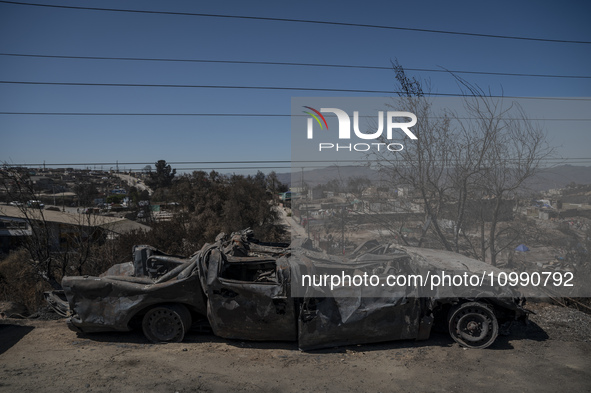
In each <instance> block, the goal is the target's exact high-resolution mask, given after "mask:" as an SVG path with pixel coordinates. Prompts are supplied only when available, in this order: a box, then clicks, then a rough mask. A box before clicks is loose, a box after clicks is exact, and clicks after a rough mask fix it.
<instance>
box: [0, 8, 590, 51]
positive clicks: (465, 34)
mask: <svg viewBox="0 0 591 393" xmlns="http://www.w3.org/2000/svg"><path fill="white" fill-rule="evenodd" d="M0 3H5V4H14V5H21V6H34V7H45V8H59V9H73V10H87V11H108V12H126V13H136V14H153V15H182V16H199V17H207V18H224V19H242V20H264V21H272V22H288V23H305V24H315V25H328V26H344V27H361V28H371V29H381V30H401V31H414V32H421V33H434V34H447V35H458V36H469V37H485V38H499V39H510V40H523V41H539V42H553V43H565V44H591V41H579V40H559V39H551V38H538V37H522V36H509V35H500V34H482V33H470V32H462V31H451V30H436V29H421V28H412V27H400V26H386V25H372V24H364V23H348V22H331V21H321V20H309V19H293V18H272V17H262V16H245V15H222V14H205V13H194V12H175V11H150V10H133V9H119V8H98V7H79V6H67V5H55V4H38V3H22V2H17V1H4V0H0Z"/></svg>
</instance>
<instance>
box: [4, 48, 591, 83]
mask: <svg viewBox="0 0 591 393" xmlns="http://www.w3.org/2000/svg"><path fill="white" fill-rule="evenodd" d="M0 56H12V57H35V58H48V59H77V60H116V61H160V62H183V63H213V64H250V65H277V66H298V67H326V68H354V69H367V70H387V71H392V67H384V66H370V65H353V64H325V63H295V62H279V61H248V60H210V59H171V58H141V57H105V56H65V55H39V54H22V53H0ZM405 70H407V71H418V72H443V73H454V74H475V75H497V76H519V77H538V78H570V79H591V76H587V75H556V74H531V73H515V72H488V71H467V70H444V69H434V68H406V67H405Z"/></svg>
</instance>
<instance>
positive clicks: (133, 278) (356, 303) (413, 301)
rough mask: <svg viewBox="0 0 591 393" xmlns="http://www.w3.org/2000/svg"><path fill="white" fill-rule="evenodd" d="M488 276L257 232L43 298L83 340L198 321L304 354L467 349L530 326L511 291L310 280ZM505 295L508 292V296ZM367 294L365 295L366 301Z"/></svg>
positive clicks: (144, 254)
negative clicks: (518, 324)
mask: <svg viewBox="0 0 591 393" xmlns="http://www.w3.org/2000/svg"><path fill="white" fill-rule="evenodd" d="M484 267H486V268H488V269H489V270H490V269H491V267H490V266H489V265H485V264H484V263H482V262H479V261H475V260H472V259H470V258H467V257H462V256H460V255H458V254H453V253H446V252H441V251H435V250H423V249H412V248H400V247H398V246H396V247H393V246H390V245H379V244H366V245H364V247H360V248H359V249H358V250H356V252H355V253H354V255H353V257H352V258H350V259H346V260H344V259H339V258H336V257H334V256H329V255H326V254H323V253H320V252H318V251H315V250H313V249H311V248H308V247H306V244H305V241H302V242H300V243H299V244H292V245H291V246H290V245H288V244H269V243H260V242H258V241H256V240H254V239H253V238H252V233H251V232H250V231H243V232H239V233H234V234H232V235H230V236H227V235H225V234H220V235H219V236H218V238H217V239H216V242H215V243H213V244H206V245H205V246H204V247H203V248H202V249H201V250H200V251H199V252H198V253H196V254H194V255H193V256H191V257H190V258H182V257H177V256H171V255H166V254H164V253H162V252H160V251H158V250H157V249H155V248H152V247H149V246H136V247H134V250H133V261H132V262H128V263H124V264H120V265H115V266H113V267H112V268H110V269H109V270H107V271H106V272H105V273H103V274H101V275H100V276H98V277H90V276H83V277H64V278H63V280H62V287H63V291H62V292H56V291H54V292H51V293H47V294H46V299H47V301H48V302H49V303H50V305H52V306H53V308H54V309H56V310H57V311H58V312H60V313H61V314H62V315H64V316H67V317H68V325H69V327H70V328H71V329H72V330H75V331H77V332H83V333H90V332H99V331H129V330H131V329H133V328H134V327H135V326H141V327H142V329H143V331H144V334H145V335H146V337H147V338H148V339H149V340H150V341H153V342H179V341H182V340H183V338H184V336H185V333H186V332H187V331H188V330H189V329H190V328H191V326H192V325H193V324H194V323H196V322H197V321H206V323H207V324H208V325H209V326H210V327H211V329H212V330H213V333H214V334H215V335H217V336H220V337H224V338H230V339H240V340H272V341H297V342H298V345H299V347H300V348H301V349H303V350H309V349H315V348H322V347H332V346H339V345H349V344H362V343H370V342H380V341H390V340H400V339H417V340H421V339H427V338H428V337H429V335H430V332H431V330H432V327H433V326H434V325H435V324H439V325H444V326H445V328H446V329H449V332H450V334H451V336H452V338H453V339H454V340H455V341H457V342H459V343H460V344H461V345H464V346H467V347H473V348H485V347H487V346H489V345H491V344H492V343H493V342H494V340H495V338H496V337H497V335H498V332H499V326H501V325H502V324H504V323H512V321H516V320H522V321H525V320H526V318H527V314H528V311H527V310H525V309H524V308H523V305H524V299H523V298H521V297H520V295H519V293H517V292H516V291H514V290H512V289H507V288H502V289H499V288H488V289H486V287H485V288H479V289H478V292H474V293H472V294H469V295H468V296H466V294H465V293H462V294H461V295H460V294H455V293H453V292H452V293H450V292H445V293H444V292H437V291H436V292H434V293H433V292H432V293H429V294H428V296H424V295H423V294H418V293H417V292H416V291H417V288H411V287H396V288H389V289H388V291H386V292H384V291H383V290H382V292H381V293H379V294H377V293H375V292H367V291H368V290H370V289H372V288H369V289H368V288H364V287H352V286H350V285H349V286H346V285H345V286H341V287H339V288H330V290H329V288H326V287H317V286H305V285H303V283H302V277H303V276H306V275H307V276H310V275H320V276H326V275H327V274H332V273H334V274H345V273H346V274H354V273H356V272H357V273H358V272H361V271H366V272H367V271H371V272H372V274H374V275H376V276H378V277H382V278H383V277H386V276H387V275H392V274H401V273H402V272H404V273H409V272H411V273H416V274H422V273H425V272H435V271H437V270H441V269H446V270H447V271H464V272H465V271H469V272H478V271H481V270H482V269H483V268H484ZM501 290H502V291H501ZM364 291H365V292H364Z"/></svg>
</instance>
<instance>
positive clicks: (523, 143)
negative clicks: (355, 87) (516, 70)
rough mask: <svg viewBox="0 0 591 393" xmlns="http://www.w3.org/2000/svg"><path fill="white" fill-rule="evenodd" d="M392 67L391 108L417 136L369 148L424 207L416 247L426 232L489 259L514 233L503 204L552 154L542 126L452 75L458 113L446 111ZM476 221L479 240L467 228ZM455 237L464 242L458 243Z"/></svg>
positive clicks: (444, 243) (447, 246)
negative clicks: (394, 148) (408, 115)
mask: <svg viewBox="0 0 591 393" xmlns="http://www.w3.org/2000/svg"><path fill="white" fill-rule="evenodd" d="M393 67H394V71H395V73H396V80H397V81H398V83H399V84H400V87H401V90H402V92H403V93H402V94H400V97H399V98H398V100H397V102H396V105H397V108H398V110H400V106H403V107H404V110H408V111H409V112H412V113H414V114H415V115H416V116H417V118H419V119H420V121H419V122H418V123H417V124H416V125H415V126H413V132H414V133H415V135H416V136H417V138H418V139H416V140H414V141H412V143H408V144H406V145H405V147H404V149H403V150H402V151H398V152H395V153H391V152H388V151H385V152H384V151H382V152H377V153H376V152H374V153H373V154H374V157H373V158H377V160H376V162H377V165H378V167H379V169H380V170H381V171H382V172H383V173H386V174H388V175H389V176H390V178H391V179H392V181H393V183H395V184H396V185H408V186H410V188H411V189H412V192H413V193H414V194H413V195H414V198H415V200H417V201H420V204H421V205H422V206H423V208H424V213H425V224H424V225H423V230H422V235H421V239H420V240H419V246H421V245H422V243H423V240H424V239H425V236H426V235H427V233H428V232H429V231H432V233H433V234H434V235H435V237H436V239H437V240H438V241H439V242H440V243H441V246H442V247H443V248H445V249H446V250H450V251H452V250H453V251H456V252H468V253H471V254H472V255H473V256H477V257H479V258H480V259H482V260H485V259H486V256H487V254H488V255H490V262H491V264H493V265H495V264H496V260H497V256H498V254H499V253H500V252H501V251H503V250H505V249H507V248H508V247H510V246H511V245H512V244H514V243H515V242H516V241H517V239H518V238H519V236H520V233H521V232H520V231H519V230H518V229H516V228H514V226H511V225H506V224H503V225H500V223H501V222H503V221H507V220H510V219H511V217H507V214H505V213H506V210H507V206H509V207H510V206H511V203H510V202H511V199H514V198H516V197H517V195H518V192H519V190H520V189H521V188H522V186H523V185H524V183H525V182H526V180H528V179H530V178H531V177H532V176H534V175H535V174H536V173H537V171H538V170H539V169H540V167H541V164H542V162H543V161H544V160H545V159H546V158H548V157H549V156H551V155H552V153H553V149H552V148H550V147H549V145H548V143H547V142H546V135H545V133H544V132H543V131H542V129H541V128H540V127H538V126H537V124H535V123H534V122H532V121H530V120H529V119H528V117H527V114H526V113H525V112H524V111H523V109H522V108H521V107H520V106H519V104H517V103H513V102H506V100H503V99H502V98H501V99H499V98H496V97H492V96H491V94H490V93H486V92H485V91H484V90H482V89H481V88H479V87H478V86H474V85H472V84H470V83H468V82H466V81H465V80H463V79H461V78H459V77H457V76H455V77H456V80H457V81H458V84H459V86H460V89H461V91H462V93H463V107H464V108H463V115H459V114H458V113H456V112H452V111H449V110H447V111H444V112H443V113H438V112H436V111H435V110H434V109H433V107H432V105H431V102H430V101H429V99H428V98H427V97H425V94H424V92H423V88H422V86H421V82H419V81H418V80H416V79H415V78H409V77H408V76H407V75H406V74H405V72H404V69H403V68H402V67H401V66H400V65H399V64H398V63H394V64H393ZM383 142H388V141H387V140H383ZM441 218H447V219H448V220H449V221H451V222H452V223H453V225H452V226H451V228H447V229H448V230H451V233H453V237H452V238H450V236H449V235H448V233H446V231H445V230H443V229H442V227H441V224H440V219H441ZM476 223H477V225H478V226H479V230H480V241H479V242H478V243H479V244H478V245H476V244H474V242H473V241H472V240H471V239H470V238H469V236H468V235H467V231H468V229H470V227H471V226H472V225H474V224H476ZM487 224H488V228H487ZM462 238H463V239H464V240H465V242H464V244H467V245H468V249H463V247H462Z"/></svg>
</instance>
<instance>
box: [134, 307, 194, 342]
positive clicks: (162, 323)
mask: <svg viewBox="0 0 591 393" xmlns="http://www.w3.org/2000/svg"><path fill="white" fill-rule="evenodd" d="M190 327H191V313H190V312H189V310H187V307H185V306H183V305H181V304H172V305H163V306H156V307H154V308H151V309H150V310H149V311H148V312H147V313H146V315H144V319H143V321H142V328H143V330H144V335H145V336H146V338H147V339H148V340H150V341H152V342H154V343H162V342H175V343H178V342H181V341H183V338H184V337H185V333H186V332H187V331H188V330H189V328H190Z"/></svg>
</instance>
